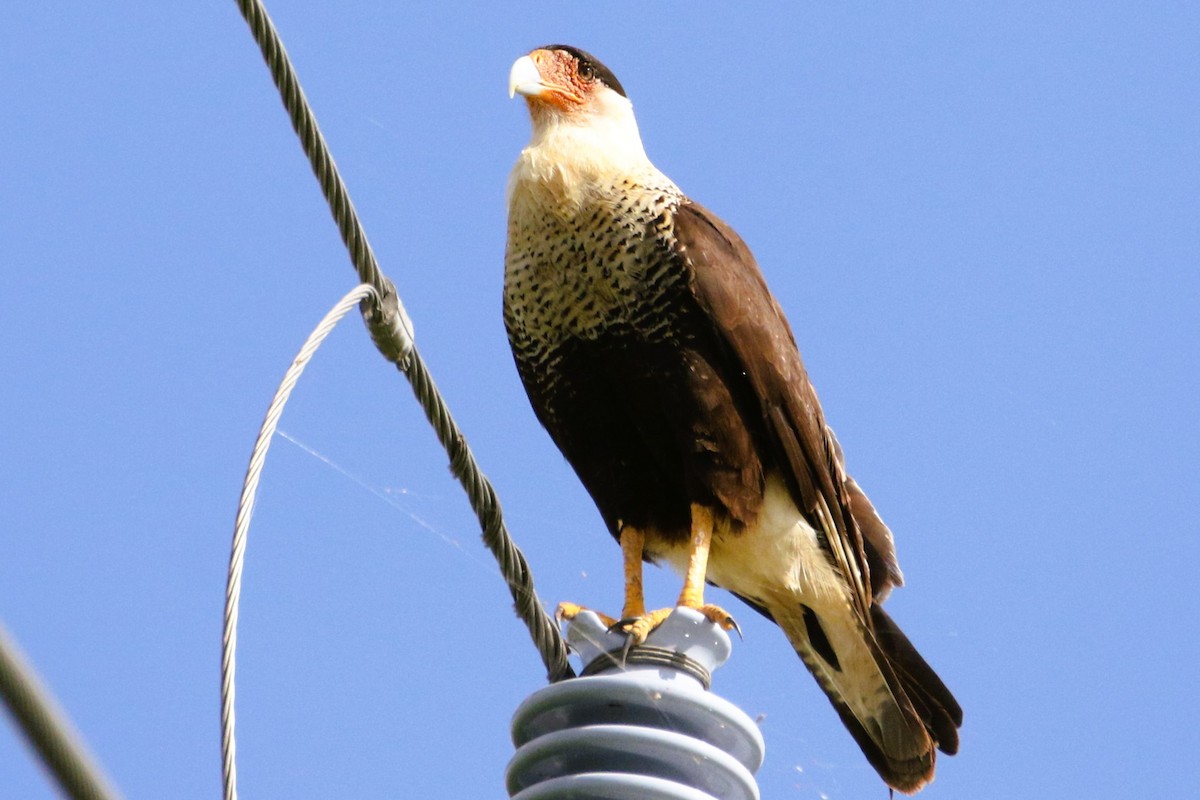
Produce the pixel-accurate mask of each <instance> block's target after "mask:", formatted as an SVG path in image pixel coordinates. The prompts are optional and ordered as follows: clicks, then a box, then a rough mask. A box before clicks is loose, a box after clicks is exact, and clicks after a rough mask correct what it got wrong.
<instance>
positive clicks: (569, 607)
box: [554, 602, 618, 628]
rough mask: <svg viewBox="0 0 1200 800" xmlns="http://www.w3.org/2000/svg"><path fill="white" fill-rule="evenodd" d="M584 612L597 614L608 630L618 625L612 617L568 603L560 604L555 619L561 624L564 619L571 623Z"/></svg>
mask: <svg viewBox="0 0 1200 800" xmlns="http://www.w3.org/2000/svg"><path fill="white" fill-rule="evenodd" d="M584 611H591V612H592V613H593V614H595V615H596V616H597V617H599V618H600V621H601V622H603V623H604V625H605V626H606V627H608V628H612V627H613V626H614V625H617V624H618V622H617V620H616V619H614V618H613V617H610V616H609V615H608V614H601V613H600V612H599V611H594V610H592V609H590V608H585V607H584V606H581V605H577V604H576V603H567V602H562V603H559V604H558V608H557V609H556V610H555V612H554V618H555V619H556V620H558V621H559V622H562V621H563V620H564V619H565V620H566V621H567V622H570V621H571V620H573V619H575V618H576V617H578V616H579V615H580V614H581V613H583V612H584Z"/></svg>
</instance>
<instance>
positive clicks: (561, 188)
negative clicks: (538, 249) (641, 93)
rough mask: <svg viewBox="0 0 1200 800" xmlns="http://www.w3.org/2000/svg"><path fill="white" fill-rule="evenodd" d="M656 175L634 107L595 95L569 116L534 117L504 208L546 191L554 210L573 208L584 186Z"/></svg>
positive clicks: (611, 94)
mask: <svg viewBox="0 0 1200 800" xmlns="http://www.w3.org/2000/svg"><path fill="white" fill-rule="evenodd" d="M647 172H656V170H655V169H654V166H653V165H652V164H651V163H650V160H649V159H648V158H647V157H646V151H645V149H644V148H643V147H642V137H641V135H640V134H639V133H638V126H637V120H636V119H635V118H634V116H633V104H632V103H630V102H629V100H628V99H626V98H624V97H622V96H621V95H619V94H617V93H616V92H613V91H603V92H600V93H598V94H597V95H596V97H595V98H594V100H593V102H592V104H591V105H590V106H589V107H588V108H586V109H584V110H582V111H579V112H575V113H573V114H570V115H568V114H560V113H555V112H551V111H548V110H547V111H544V112H543V113H539V114H535V115H534V117H533V135H532V137H531V139H530V141H529V145H528V146H527V147H526V148H525V149H524V150H522V151H521V155H520V156H519V157H518V158H517V163H516V165H515V166H514V167H513V171H512V174H511V175H510V176H509V181H508V191H507V201H508V205H509V208H510V209H511V208H512V205H513V202H514V201H516V200H518V199H519V198H520V197H521V196H522V195H523V194H526V193H532V194H542V193H545V192H549V193H550V194H551V195H553V196H554V199H555V200H556V201H557V204H558V205H565V206H568V207H574V208H576V209H578V208H579V206H580V205H581V204H582V203H584V202H586V200H587V199H588V190H589V187H592V186H597V185H612V183H613V182H614V181H615V180H619V179H620V178H622V177H625V176H641V175H645V174H646V173H647Z"/></svg>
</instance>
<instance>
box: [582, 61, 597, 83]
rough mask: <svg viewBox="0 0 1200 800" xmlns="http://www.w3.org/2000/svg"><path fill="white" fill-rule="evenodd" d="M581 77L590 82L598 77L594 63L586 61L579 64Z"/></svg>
mask: <svg viewBox="0 0 1200 800" xmlns="http://www.w3.org/2000/svg"><path fill="white" fill-rule="evenodd" d="M579 77H581V78H583V79H584V80H585V81H587V82H588V83H591V82H592V81H593V80H595V78H596V70H594V69H592V65H591V64H589V63H587V62H586V61H584V62H583V63H582V64H580V65H579Z"/></svg>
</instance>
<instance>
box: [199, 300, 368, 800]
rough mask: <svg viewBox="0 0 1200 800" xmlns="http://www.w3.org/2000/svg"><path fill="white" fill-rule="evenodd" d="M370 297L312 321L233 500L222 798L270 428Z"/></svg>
mask: <svg viewBox="0 0 1200 800" xmlns="http://www.w3.org/2000/svg"><path fill="white" fill-rule="evenodd" d="M374 296H375V289H374V287H372V286H369V285H367V284H365V283H364V284H359V285H358V286H356V287H354V288H353V289H352V290H350V292H349V293H347V294H346V296H345V297H343V298H342V299H341V300H339V301H338V303H337V305H335V306H334V307H333V308H331V309H330V310H329V313H327V314H326V315H325V317H324V318H323V319H322V320H321V321H320V322H319V323H317V327H316V328H314V329H313V332H312V333H310V334H309V335H308V338H307V339H306V340H305V341H304V345H303V346H302V347H301V348H300V352H299V353H297V354H296V358H295V359H294V360H293V361H292V364H291V366H289V367H288V368H287V371H286V372H285V373H284V375H283V380H281V381H280V382H279V388H278V389H276V390H275V396H274V397H273V398H272V399H271V404H270V405H269V406H267V414H266V416H265V417H264V418H263V422H262V426H261V427H260V428H259V430H258V438H257V439H255V440H254V449H253V450H252V451H251V453H250V463H249V465H248V466H247V467H246V478H245V481H244V482H243V483H242V496H241V498H240V499H239V500H238V510H237V517H236V520H235V522H234V526H233V544H232V546H231V547H230V551H229V575H228V579H227V581H226V584H225V625H224V630H223V635H222V639H221V764H222V771H221V774H222V777H223V780H224V789H225V800H236V798H237V738H236V736H235V727H236V714H235V700H236V697H237V682H236V676H237V624H238V608H239V606H240V603H241V597H242V568H243V565H244V564H245V560H246V540H247V538H248V536H249V533H250V519H251V517H252V516H253V515H254V501H255V499H256V498H257V497H258V484H259V481H260V480H261V479H262V471H263V466H264V465H265V464H266V461H267V452H268V451H269V450H270V449H271V441H272V439H273V438H274V436H275V430H276V428H278V427H279V418H280V417H281V416H282V415H283V408H284V406H286V405H287V401H288V398H289V397H291V396H292V390H293V389H295V388H296V382H297V381H299V380H300V376H301V374H303V373H304V368H305V367H306V366H308V362H309V361H311V360H312V357H313V356H314V355H315V354H316V352H317V348H319V347H320V346H321V343H322V342H323V341H325V337H327V336H329V334H330V333H332V332H333V329H334V327H336V326H337V324H338V322H339V321H340V320H341V319H342V317H344V316H346V314H347V313H349V311H350V309H352V308H354V306H355V305H356V304H358V303H361V302H363V301H366V300H370V299H372V298H373V297H374Z"/></svg>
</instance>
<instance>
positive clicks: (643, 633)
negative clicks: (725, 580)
mask: <svg viewBox="0 0 1200 800" xmlns="http://www.w3.org/2000/svg"><path fill="white" fill-rule="evenodd" d="M674 610H675V609H674V608H660V609H658V610H657V611H650V612H648V613H646V614H642V615H640V616H637V617H629V618H627V619H622V620H618V621H617V622H615V623H614V624H612V625H610V626H609V630H613V631H621V632H623V633H624V634H625V635H626V636H627V637H628V639H627V640H626V642H625V649H626V650H628V649H629V648H630V647H636V646H638V645H639V644H642V643H643V642H645V641H646V637H647V636H649V635H650V633H651V632H652V631H653V630H654V629H655V628H657V627H658V626H659V625H661V624H662V623H663V620H665V619H666V618H667V617H669V616H671V612H673V611H674ZM695 610H696V611H699V612H700V613H701V614H703V615H704V616H705V617H707V618H708V620H709V622H711V623H713V624H714V625H719V626H720V627H721V629H722V630H726V631H728V630H735V631H737V633H738V636H741V635H742V629H741V628H740V627H739V626H738V624H737V622H736V621H735V620H734V619H733V616H732V615H730V613H729V612H728V611H726V610H725V609H723V608H721V607H720V606H714V605H711V604H709V605H703V606H700V607H699V608H697V609H695Z"/></svg>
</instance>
